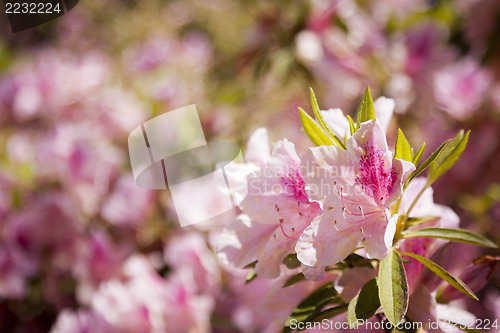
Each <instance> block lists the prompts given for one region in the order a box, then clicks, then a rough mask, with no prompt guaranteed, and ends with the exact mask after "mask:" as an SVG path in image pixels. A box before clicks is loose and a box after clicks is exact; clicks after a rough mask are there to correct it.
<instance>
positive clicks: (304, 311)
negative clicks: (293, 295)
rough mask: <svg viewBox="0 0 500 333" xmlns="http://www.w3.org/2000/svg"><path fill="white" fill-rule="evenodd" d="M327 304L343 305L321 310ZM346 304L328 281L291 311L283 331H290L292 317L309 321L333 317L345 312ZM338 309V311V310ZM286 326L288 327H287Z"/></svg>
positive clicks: (299, 320) (298, 320)
mask: <svg viewBox="0 0 500 333" xmlns="http://www.w3.org/2000/svg"><path fill="white" fill-rule="evenodd" d="M329 304H341V305H343V306H344V307H345V310H344V307H340V308H338V309H336V310H333V309H328V310H325V311H322V310H323V308H324V307H325V306H327V305H329ZM346 310H347V304H344V301H343V300H342V298H340V296H339V295H338V293H337V291H336V290H335V288H334V287H333V282H328V283H326V284H324V285H322V286H321V287H319V288H318V289H316V290H315V291H313V292H312V293H311V294H310V295H309V296H307V297H306V298H305V299H304V300H303V301H302V302H301V303H300V304H299V305H298V306H297V308H296V309H295V310H294V311H293V313H292V314H291V315H290V317H289V318H288V320H287V323H286V326H285V328H284V329H283V332H291V329H290V327H289V326H290V323H291V320H292V319H294V320H296V321H297V322H310V321H315V320H316V319H317V318H321V319H324V318H326V317H328V316H329V317H333V316H335V315H336V314H338V313H342V312H345V311H346ZM338 311H339V312H338ZM287 326H288V327H287Z"/></svg>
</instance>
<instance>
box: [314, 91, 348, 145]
mask: <svg viewBox="0 0 500 333" xmlns="http://www.w3.org/2000/svg"><path fill="white" fill-rule="evenodd" d="M310 89H311V104H312V108H313V111H314V115H315V116H316V120H318V123H319V124H320V125H321V127H323V129H324V130H325V131H326V133H328V135H329V136H330V137H331V138H332V139H333V141H335V143H336V144H337V145H338V146H339V147H340V148H342V149H346V147H345V145H344V143H343V142H342V140H340V139H339V137H338V136H336V135H335V133H333V131H332V129H331V128H330V126H328V124H327V123H326V121H325V119H323V115H322V114H321V110H320V108H319V105H318V101H317V100H316V95H314V91H313V90H312V88H310Z"/></svg>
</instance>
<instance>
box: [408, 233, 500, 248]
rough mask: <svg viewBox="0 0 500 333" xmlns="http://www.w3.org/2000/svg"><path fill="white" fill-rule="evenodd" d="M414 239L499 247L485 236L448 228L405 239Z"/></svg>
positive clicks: (409, 234) (414, 234) (410, 235)
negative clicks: (441, 239)
mask: <svg viewBox="0 0 500 333" xmlns="http://www.w3.org/2000/svg"><path fill="white" fill-rule="evenodd" d="M413 237H431V238H443V239H447V240H450V241H453V242H459V243H466V244H473V245H478V246H483V247H491V248H497V245H496V244H495V243H493V242H492V241H490V240H489V239H487V238H484V237H483V236H479V235H476V234H475V233H472V232H470V231H468V230H465V229H448V228H424V229H419V230H415V231H412V232H410V233H408V234H406V235H404V238H413Z"/></svg>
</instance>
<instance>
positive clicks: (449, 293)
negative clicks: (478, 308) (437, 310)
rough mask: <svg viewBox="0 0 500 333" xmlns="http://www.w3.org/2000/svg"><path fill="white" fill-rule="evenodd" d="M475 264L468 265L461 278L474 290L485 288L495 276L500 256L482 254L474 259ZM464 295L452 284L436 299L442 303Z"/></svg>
mask: <svg viewBox="0 0 500 333" xmlns="http://www.w3.org/2000/svg"><path fill="white" fill-rule="evenodd" d="M473 263H474V265H471V266H469V267H467V268H466V269H465V270H464V272H463V273H462V274H461V275H460V279H461V280H462V281H463V282H464V283H465V284H466V285H467V286H468V287H469V288H470V289H471V290H472V291H473V292H476V291H478V290H480V289H481V288H483V287H484V286H485V285H486V283H487V282H488V280H489V279H490V278H491V277H492V276H493V274H494V273H495V271H496V270H497V268H498V265H499V263H500V257H491V256H482V257H479V258H477V259H474V261H473ZM462 296H464V294H462V293H461V292H460V291H458V290H457V289H455V288H454V287H452V286H451V285H448V286H446V287H445V288H444V289H441V290H440V291H439V292H438V294H437V296H436V299H437V300H438V302H440V303H448V302H450V301H453V300H456V299H458V298H461V297H462Z"/></svg>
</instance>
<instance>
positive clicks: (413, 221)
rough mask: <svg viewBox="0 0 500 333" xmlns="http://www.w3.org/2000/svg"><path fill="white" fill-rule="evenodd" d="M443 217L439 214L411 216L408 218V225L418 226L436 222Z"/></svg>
mask: <svg viewBox="0 0 500 333" xmlns="http://www.w3.org/2000/svg"><path fill="white" fill-rule="evenodd" d="M440 218H441V217H439V216H422V217H409V218H408V219H407V220H406V224H407V225H411V226H412V227H413V226H416V225H421V224H424V223H430V222H436V221H437V220H439V219H440Z"/></svg>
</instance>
